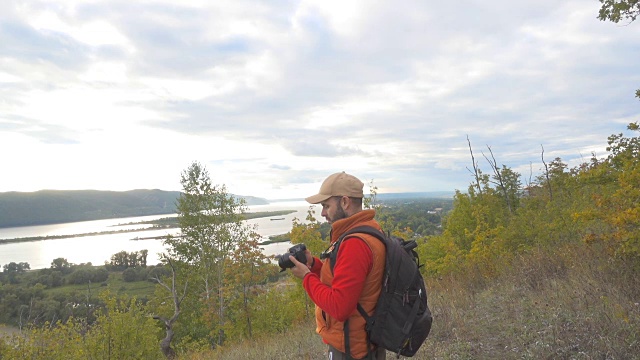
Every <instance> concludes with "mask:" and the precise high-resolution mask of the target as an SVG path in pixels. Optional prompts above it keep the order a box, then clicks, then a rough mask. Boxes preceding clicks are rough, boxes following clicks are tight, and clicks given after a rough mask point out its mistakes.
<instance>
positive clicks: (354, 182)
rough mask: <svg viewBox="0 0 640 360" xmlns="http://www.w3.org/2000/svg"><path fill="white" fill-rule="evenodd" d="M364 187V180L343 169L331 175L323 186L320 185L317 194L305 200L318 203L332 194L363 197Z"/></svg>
mask: <svg viewBox="0 0 640 360" xmlns="http://www.w3.org/2000/svg"><path fill="white" fill-rule="evenodd" d="M363 187H364V184H363V183H362V181H360V180H358V178H357V177H355V176H353V175H349V174H347V173H345V172H344V171H343V172H339V173H335V174H332V175H329V177H328V178H326V179H325V180H324V182H323V183H322V186H320V192H319V193H317V194H316V195H313V196H309V197H308V198H306V199H305V200H307V202H308V203H310V204H318V203H321V202H323V201H325V200H327V199H328V198H330V197H332V196H348V197H354V198H363V197H364V193H363V192H362V188H363Z"/></svg>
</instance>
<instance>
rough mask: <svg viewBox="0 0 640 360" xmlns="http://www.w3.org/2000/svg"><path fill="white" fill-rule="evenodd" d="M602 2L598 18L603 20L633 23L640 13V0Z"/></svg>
mask: <svg viewBox="0 0 640 360" xmlns="http://www.w3.org/2000/svg"><path fill="white" fill-rule="evenodd" d="M600 3H601V4H602V6H601V7H600V11H599V13H598V19H600V20H602V21H606V20H609V21H611V22H614V23H618V22H620V21H621V20H623V19H624V20H627V21H628V22H629V23H632V22H634V21H636V19H637V18H638V15H640V0H600ZM636 97H637V98H639V99H640V89H638V90H636Z"/></svg>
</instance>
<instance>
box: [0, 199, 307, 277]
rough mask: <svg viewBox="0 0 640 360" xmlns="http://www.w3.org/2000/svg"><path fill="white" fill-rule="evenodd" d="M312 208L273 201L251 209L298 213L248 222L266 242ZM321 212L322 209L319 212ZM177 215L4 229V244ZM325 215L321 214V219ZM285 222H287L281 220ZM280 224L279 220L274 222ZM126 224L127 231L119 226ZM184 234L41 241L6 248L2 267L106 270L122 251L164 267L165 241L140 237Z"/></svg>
mask: <svg viewBox="0 0 640 360" xmlns="http://www.w3.org/2000/svg"><path fill="white" fill-rule="evenodd" d="M308 209H309V204H308V203H306V202H304V201H282V202H272V203H270V204H267V205H252V206H249V209H248V212H258V211H277V210H295V212H294V213H291V214H288V215H283V216H272V217H264V218H257V219H250V220H246V221H245V222H246V223H247V224H248V225H256V231H257V233H258V234H260V236H262V237H263V239H265V240H266V239H267V238H268V237H269V236H271V235H279V234H284V233H287V232H289V231H290V230H291V226H292V220H293V218H298V219H299V220H300V221H303V222H304V219H305V218H306V216H307V210H308ZM316 211H317V213H319V209H317V208H316ZM169 216H175V215H170V214H165V215H153V216H142V217H129V218H116V219H107V220H94V221H82V222H74V223H65V224H55V225H38V226H22V227H13V228H0V239H14V238H23V237H33V236H48V235H50V236H51V235H73V234H87V233H96V232H103V231H114V230H123V229H136V228H143V227H147V226H148V225H122V224H129V223H133V222H140V221H145V220H154V219H159V218H163V217H169ZM318 216H319V214H318ZM281 218H282V219H281ZM272 219H275V220H272ZM118 225H121V226H118ZM178 232H179V229H162V230H145V231H137V232H129V233H117V234H104V235H91V236H79V237H71V238H64V239H52V240H38V241H27V242H18V243H9V244H2V245H0V265H4V264H8V263H10V262H16V263H19V262H27V263H29V265H30V267H31V269H32V270H33V269H42V268H48V267H50V266H51V262H52V261H53V259H56V258H65V259H67V261H69V262H70V263H74V264H80V263H89V262H90V263H92V264H93V265H102V264H104V262H105V261H109V260H110V259H111V255H113V254H115V253H118V252H120V251H127V252H133V251H140V250H143V249H146V250H148V251H149V254H148V257H147V263H148V264H149V265H154V264H157V263H158V262H159V260H158V259H159V256H158V255H159V254H160V253H162V252H164V251H165V250H166V249H165V247H164V246H163V245H162V240H133V239H134V238H136V237H140V238H146V237H157V236H165V235H168V234H172V235H173V234H177V233H178ZM289 247H291V244H290V243H289V242H286V243H275V244H269V245H264V246H262V249H263V252H264V253H265V255H275V254H282V253H284V252H286V251H287V249H288V248H289Z"/></svg>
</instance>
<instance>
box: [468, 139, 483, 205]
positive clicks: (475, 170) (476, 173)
mask: <svg viewBox="0 0 640 360" xmlns="http://www.w3.org/2000/svg"><path fill="white" fill-rule="evenodd" d="M467 143H468V144H469V153H471V163H472V164H473V172H472V174H473V177H474V178H475V179H476V186H477V187H478V194H480V195H481V196H482V188H481V187H480V171H479V170H478V163H477V162H476V158H475V157H474V156H473V150H472V149H471V141H470V140H469V135H467ZM467 170H469V168H467ZM469 171H470V172H471V170H469Z"/></svg>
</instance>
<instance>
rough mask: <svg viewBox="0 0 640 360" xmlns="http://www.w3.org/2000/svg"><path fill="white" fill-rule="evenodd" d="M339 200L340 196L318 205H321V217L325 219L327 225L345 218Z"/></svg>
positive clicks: (345, 215)
mask: <svg viewBox="0 0 640 360" xmlns="http://www.w3.org/2000/svg"><path fill="white" fill-rule="evenodd" d="M341 199H342V198H341V197H340V196H334V197H331V198H329V199H327V200H325V201H323V202H321V203H320V205H322V213H321V215H322V216H323V217H324V218H325V219H327V221H328V222H329V224H333V222H334V221H337V220H340V219H344V218H346V217H347V214H346V213H345V212H344V209H343V208H342V204H341Z"/></svg>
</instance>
